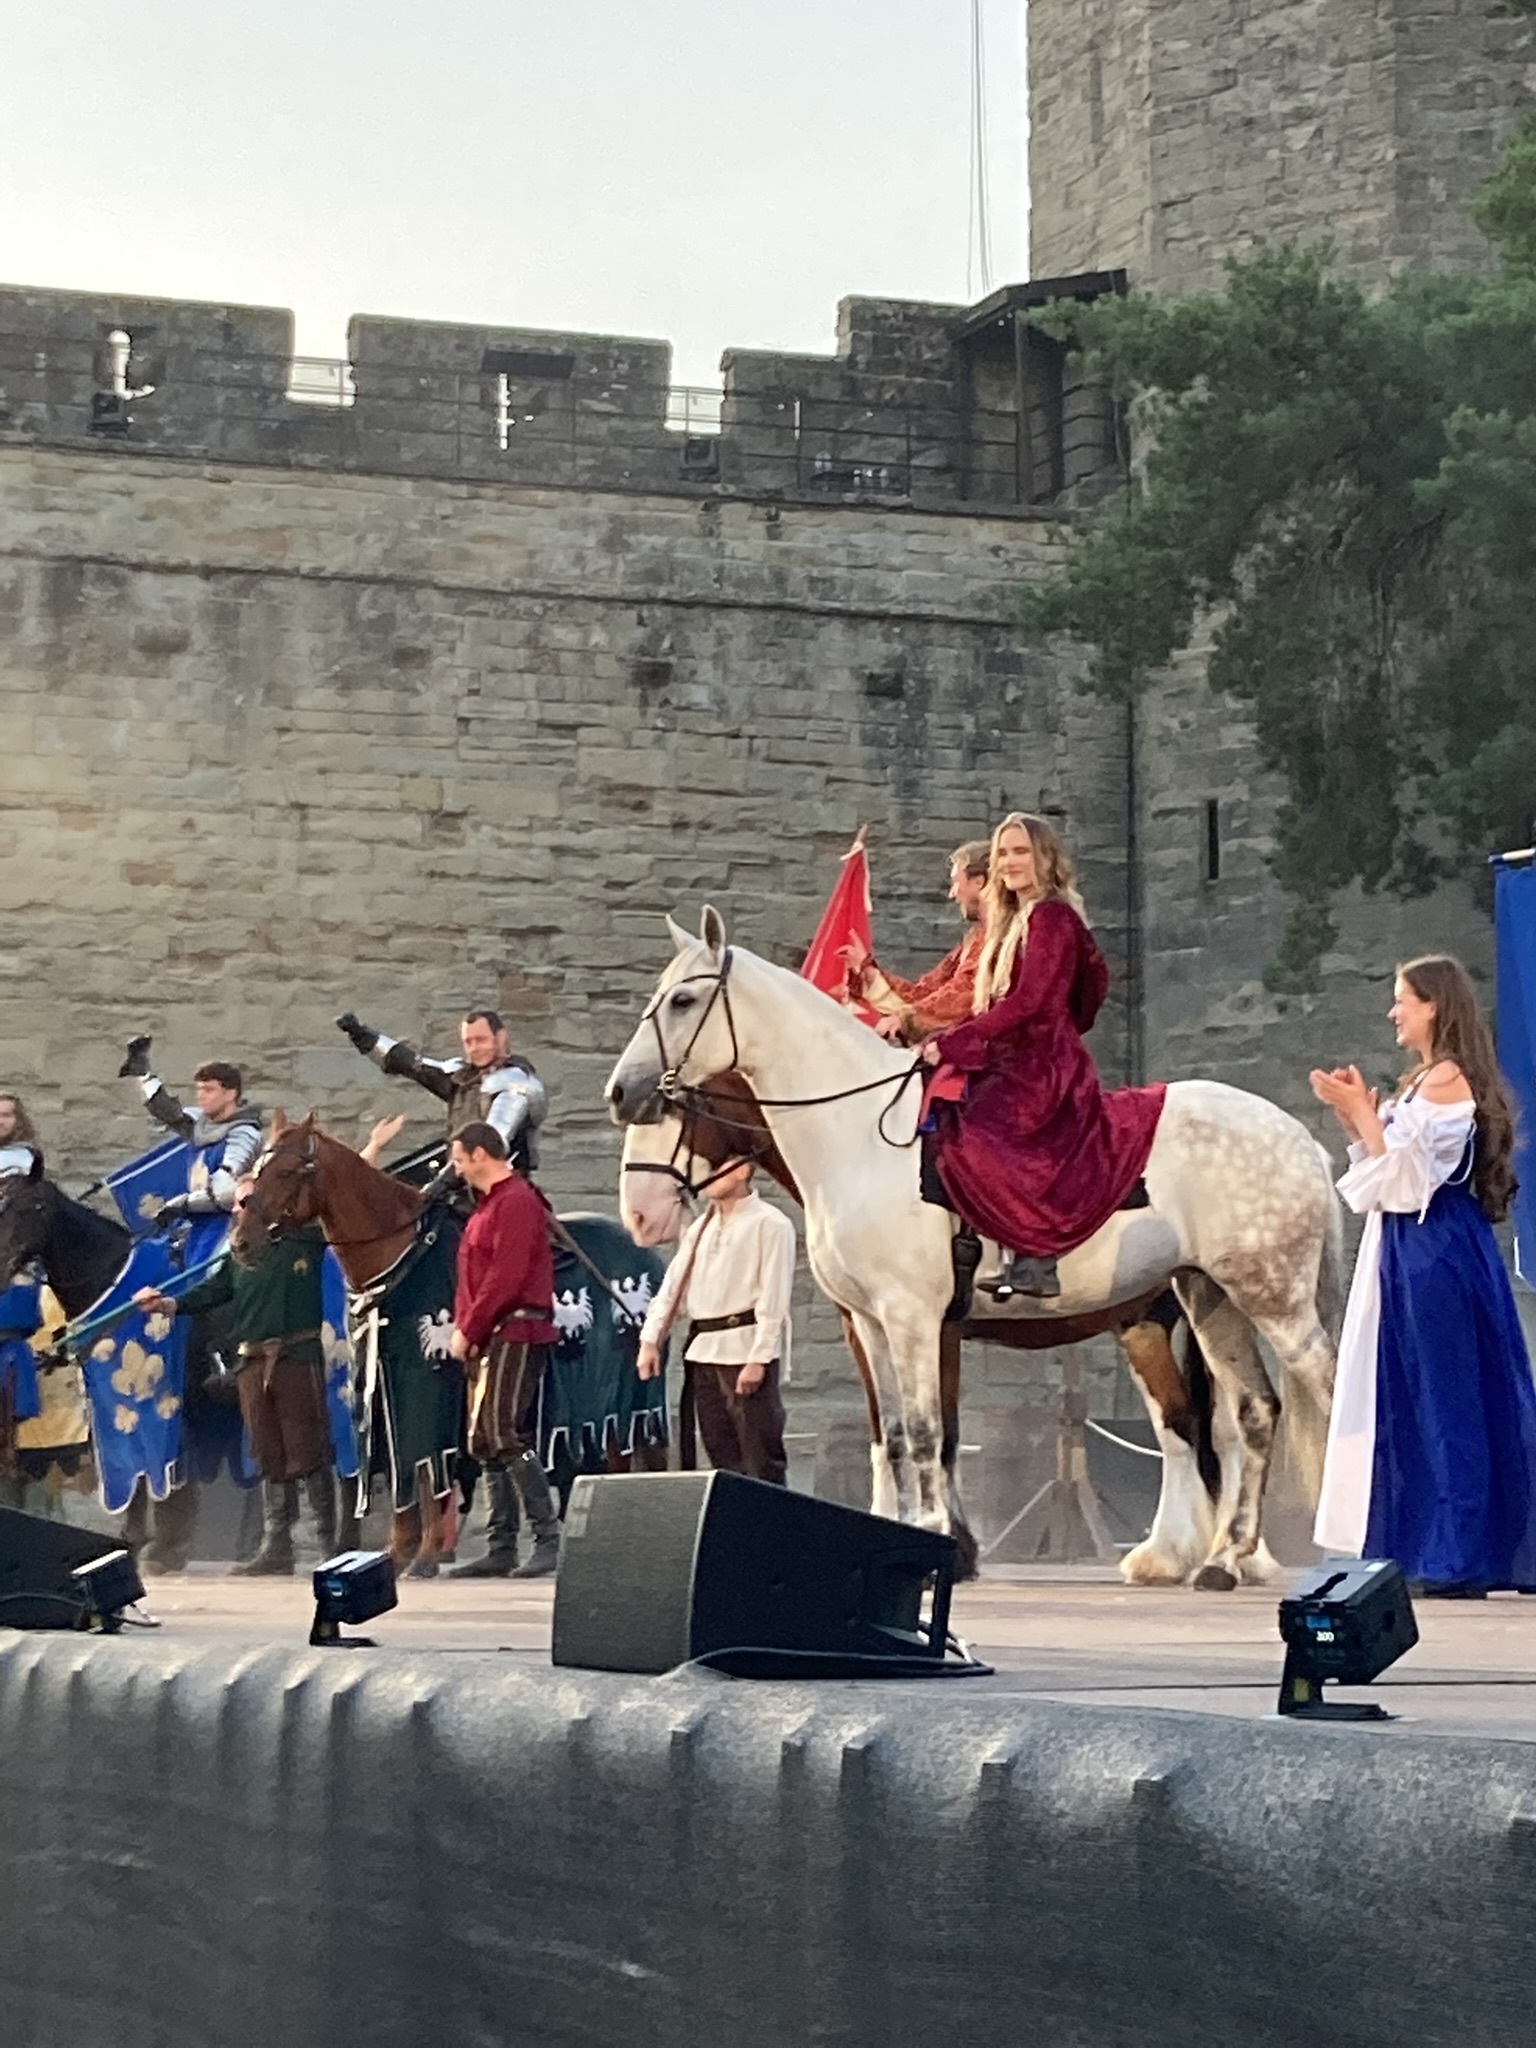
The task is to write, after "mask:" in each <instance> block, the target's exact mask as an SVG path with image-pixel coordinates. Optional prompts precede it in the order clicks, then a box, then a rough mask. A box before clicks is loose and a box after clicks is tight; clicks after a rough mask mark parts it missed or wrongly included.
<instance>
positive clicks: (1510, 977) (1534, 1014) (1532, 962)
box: [1494, 861, 1536, 1286]
mask: <svg viewBox="0 0 1536 2048" xmlns="http://www.w3.org/2000/svg"><path fill="white" fill-rule="evenodd" d="M1494 869H1495V874H1494V888H1495V899H1494V900H1495V915H1496V918H1497V922H1498V942H1499V1065H1500V1066H1501V1067H1502V1068H1503V1069H1504V1073H1505V1076H1506V1078H1507V1079H1508V1081H1509V1084H1510V1086H1511V1087H1512V1088H1513V1089H1514V1091H1515V1095H1516V1098H1517V1100H1518V1103H1519V1108H1520V1117H1519V1123H1518V1126H1517V1129H1516V1134H1515V1171H1516V1173H1517V1174H1519V1176H1520V1192H1519V1194H1518V1195H1517V1196H1516V1197H1515V1208H1514V1223H1515V1271H1516V1272H1517V1273H1518V1274H1519V1275H1520V1278H1521V1279H1522V1280H1524V1281H1525V1282H1526V1284H1527V1285H1528V1286H1529V1285H1533V1284H1536V866H1533V865H1531V864H1529V863H1527V864H1526V865H1525V866H1522V867H1509V866H1506V865H1505V864H1504V863H1503V862H1502V861H1495V863H1494Z"/></svg>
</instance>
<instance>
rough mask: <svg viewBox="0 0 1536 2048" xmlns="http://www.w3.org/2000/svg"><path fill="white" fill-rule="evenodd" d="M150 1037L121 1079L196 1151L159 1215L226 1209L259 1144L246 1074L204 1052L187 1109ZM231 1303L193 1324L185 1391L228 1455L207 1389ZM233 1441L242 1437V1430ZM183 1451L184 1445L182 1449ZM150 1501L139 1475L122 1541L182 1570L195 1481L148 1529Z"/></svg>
mask: <svg viewBox="0 0 1536 2048" xmlns="http://www.w3.org/2000/svg"><path fill="white" fill-rule="evenodd" d="M149 1052H150V1041H149V1039H148V1037H147V1036H146V1037H140V1038H135V1039H133V1040H132V1041H131V1042H130V1043H129V1046H128V1049H127V1053H126V1055H125V1057H124V1059H123V1064H122V1065H121V1066H120V1067H119V1068H118V1077H119V1079H121V1080H133V1081H136V1082H137V1083H138V1084H139V1088H140V1091H141V1093H142V1095H143V1098H144V1107H145V1108H146V1109H147V1110H148V1111H149V1113H150V1115H151V1116H152V1117H153V1118H154V1120H155V1122H156V1123H158V1124H161V1125H163V1126H164V1127H165V1129H166V1130H168V1131H170V1132H171V1133H172V1134H173V1135H174V1136H175V1137H178V1138H181V1139H183V1140H184V1141H185V1143H187V1144H188V1145H190V1146H191V1147H192V1149H193V1152H194V1153H195V1155H196V1156H195V1158H194V1160H193V1164H192V1169H191V1173H190V1174H189V1176H188V1181H189V1185H188V1188H187V1191H186V1193H185V1194H180V1195H173V1196H172V1197H171V1198H170V1200H169V1201H168V1202H166V1203H164V1204H163V1205H162V1207H161V1209H160V1213H159V1216H158V1217H157V1219H156V1221H157V1223H160V1224H164V1223H171V1222H176V1221H178V1220H179V1219H181V1218H189V1219H193V1220H196V1219H198V1218H200V1217H209V1216H221V1215H228V1214H229V1213H230V1212H231V1211H232V1210H233V1209H234V1207H235V1203H236V1200H237V1196H238V1188H239V1183H240V1181H241V1180H242V1179H243V1178H244V1177H245V1176H246V1175H247V1174H249V1173H250V1171H251V1169H252V1168H253V1167H254V1165H255V1163H256V1160H257V1157H258V1155H259V1154H260V1151H261V1111H260V1109H258V1108H257V1107H256V1105H255V1104H254V1103H252V1102H247V1100H246V1099H245V1081H244V1077H243V1076H242V1074H241V1072H240V1069H239V1068H238V1067H236V1066H231V1065H230V1063H229V1062H228V1061H227V1060H205V1061H204V1063H203V1064H202V1065H201V1066H200V1067H198V1068H197V1070H196V1072H195V1073H194V1074H193V1076H192V1085H193V1096H194V1100H195V1102H196V1105H197V1106H196V1108H195V1109H192V1110H189V1109H185V1108H183V1106H182V1104H181V1103H180V1102H179V1101H178V1100H177V1098H176V1097H175V1096H174V1095H173V1094H172V1093H171V1091H170V1089H169V1088H167V1087H166V1085H165V1083H164V1082H163V1081H162V1080H161V1079H160V1077H159V1076H158V1075H157V1074H156V1073H155V1072H154V1071H153V1069H152V1068H151V1066H150V1058H149ZM228 1327H229V1311H228V1309H227V1308H222V1309H213V1310H211V1311H210V1312H209V1313H208V1314H206V1315H204V1316H201V1317H199V1318H198V1320H197V1321H196V1322H195V1323H194V1324H193V1326H192V1337H191V1341H190V1342H189V1344H188V1346H187V1360H186V1397H185V1406H184V1408H183V1411H182V1417H183V1426H184V1428H185V1430H186V1431H187V1434H188V1436H189V1438H190V1437H194V1436H196V1437H197V1438H198V1440H199V1441H200V1443H202V1444H203V1445H204V1446H205V1447H208V1446H212V1449H213V1453H214V1454H215V1455H216V1456H217V1457H220V1458H222V1456H223V1455H224V1449H223V1445H222V1443H221V1438H222V1437H224V1436H225V1435H226V1434H227V1427H228V1425H227V1421H226V1415H230V1416H231V1419H232V1411H226V1410H224V1409H223V1408H222V1406H221V1404H219V1403H218V1402H215V1401H213V1400H212V1399H211V1398H210V1397H209V1396H208V1395H207V1394H206V1392H205V1390H204V1383H205V1381H206V1380H207V1379H208V1377H209V1374H210V1370H211V1368H212V1365H213V1353H214V1350H215V1348H216V1347H218V1346H219V1345H220V1344H221V1343H224V1342H227V1341H228ZM233 1441H234V1443H235V1444H236V1445H238V1430H237V1434H236V1436H235V1438H234V1439H233ZM184 1457H185V1453H184ZM150 1520H151V1507H150V1495H149V1489H148V1487H147V1486H146V1485H145V1484H144V1483H143V1481H142V1480H141V1481H140V1483H139V1485H138V1487H137V1489H136V1490H135V1492H134V1496H133V1499H132V1500H131V1501H130V1502H129V1504H128V1510H127V1513H126V1514H125V1516H124V1518H123V1527H122V1536H123V1541H124V1542H125V1543H126V1544H128V1545H129V1546H130V1548H131V1549H133V1550H134V1551H135V1552H136V1553H142V1554H141V1555H140V1559H139V1561H140V1565H141V1568H143V1569H145V1570H148V1571H151V1572H181V1571H185V1570H186V1567H187V1563H188V1560H189V1559H190V1557H191V1554H192V1537H193V1531H194V1528H195V1525H196V1521H197V1483H196V1481H195V1480H194V1479H190V1478H188V1479H185V1480H183V1482H182V1484H181V1485H180V1486H175V1487H172V1489H171V1491H170V1492H169V1493H168V1494H167V1495H166V1497H165V1499H164V1500H162V1501H156V1502H155V1503H154V1508H153V1522H154V1533H153V1536H152V1537H151V1535H150Z"/></svg>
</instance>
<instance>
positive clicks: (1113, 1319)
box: [620, 1072, 1222, 1583]
mask: <svg viewBox="0 0 1536 2048" xmlns="http://www.w3.org/2000/svg"><path fill="white" fill-rule="evenodd" d="M664 1128H665V1130H666V1131H667V1132H668V1133H669V1134H670V1136H671V1143H672V1156H671V1158H670V1159H669V1158H667V1156H666V1148H665V1146H663V1145H659V1144H658V1145H657V1146H655V1147H652V1146H650V1145H648V1144H647V1143H646V1142H645V1141H646V1138H647V1136H648V1135H649V1133H648V1130H647V1127H646V1126H640V1125H636V1126H631V1130H630V1132H629V1133H627V1134H626V1143H625V1155H624V1169H623V1186H622V1187H621V1191H620V1207H621V1210H622V1213H623V1217H624V1221H625V1224H626V1226H627V1227H628V1228H629V1230H630V1232H631V1234H632V1235H634V1236H635V1237H636V1238H637V1239H638V1241H639V1242H641V1243H646V1244H655V1243H659V1242H662V1241H664V1239H665V1238H667V1237H672V1236H675V1235H677V1234H678V1232H679V1231H680V1229H681V1227H682V1226H683V1224H684V1222H685V1221H686V1214H685V1211H684V1203H685V1201H686V1200H687V1199H688V1198H689V1197H691V1196H693V1195H695V1194H697V1193H698V1192H699V1191H700V1190H701V1189H702V1187H703V1186H705V1185H707V1182H708V1177H709V1176H708V1174H707V1173H704V1174H701V1173H700V1172H699V1168H700V1166H701V1165H702V1166H705V1167H708V1168H710V1169H714V1168H718V1167H720V1166H721V1165H723V1164H724V1162H725V1161H726V1160H728V1159H733V1158H742V1157H746V1158H750V1159H753V1160H755V1161H756V1162H757V1164H758V1165H760V1166H761V1167H762V1169H763V1171H764V1172H765V1173H767V1174H768V1175H769V1176H770V1177H771V1178H772V1179H773V1180H775V1181H777V1183H778V1184H779V1186H780V1187H781V1188H783V1190H784V1192H785V1193H786V1194H787V1195H788V1196H789V1197H790V1199H791V1200H792V1201H794V1202H796V1203H799V1202H800V1200H801V1196H800V1190H799V1188H798V1187H797V1186H796V1185H795V1179H794V1176H793V1174H792V1173H791V1172H790V1170H789V1168H788V1166H787V1165H786V1164H785V1161H784V1158H783V1155H782V1154H781V1152H780V1151H779V1148H778V1146H777V1144H776V1143H775V1142H774V1139H773V1135H772V1133H771V1132H770V1131H769V1129H768V1127H767V1123H766V1121H765V1119H764V1117H763V1113H762V1111H761V1109H760V1108H759V1106H758V1101H757V1097H756V1096H755V1095H754V1093H753V1092H752V1088H751V1086H750V1084H749V1083H748V1082H747V1081H745V1080H744V1079H743V1078H742V1076H741V1075H740V1074H737V1073H734V1072H731V1073H725V1074H719V1075H716V1076H715V1077H714V1078H713V1079H712V1080H711V1081H710V1082H709V1083H708V1103H707V1105H706V1104H705V1103H704V1102H702V1101H701V1100H700V1099H699V1098H698V1097H697V1096H696V1097H695V1098H694V1100H693V1101H692V1103H691V1104H690V1107H689V1108H688V1109H687V1111H686V1112H685V1113H682V1114H681V1115H671V1116H669V1117H668V1118H666V1119H665V1123H664ZM656 1135H657V1137H658V1138H659V1137H660V1135H661V1134H660V1133H657V1134H656ZM640 1151H643V1152H644V1153H645V1154H646V1156H645V1157H643V1158H639V1157H635V1156H633V1155H634V1154H635V1153H636V1152H640ZM629 1176H637V1177H639V1176H649V1177H651V1178H650V1179H649V1181H648V1182H646V1183H645V1185H644V1189H643V1191H642V1188H641V1186H639V1185H636V1184H634V1183H632V1182H631V1181H630V1179H629V1178H628V1177H629ZM658 1180H659V1182H660V1183H661V1186H660V1188H659V1189H658V1187H657V1181H658ZM669 1189H670V1194H671V1200H670V1204H669V1201H668V1190H669ZM658 1197H659V1199H658ZM839 1313H842V1312H841V1311H840V1312H839ZM1180 1320H1181V1311H1180V1309H1179V1305H1178V1302H1177V1300H1176V1299H1175V1297H1174V1295H1173V1294H1172V1292H1171V1291H1170V1290H1168V1289H1166V1288H1163V1289H1155V1290H1153V1291H1152V1292H1151V1293H1149V1294H1148V1295H1146V1296H1145V1297H1143V1298H1142V1299H1140V1300H1136V1301H1131V1302H1125V1303H1121V1304H1119V1305H1118V1306H1117V1307H1115V1308H1114V1309H1113V1310H1110V1311H1108V1312H1106V1313H1102V1314H1099V1315H1092V1316H1079V1317H1070V1318H1066V1317H1063V1318H1057V1319H1055V1320H1053V1321H1051V1322H1048V1323H1047V1322H1043V1321H1041V1320H1040V1319H1038V1318H1025V1317H1008V1316H1005V1315H989V1316H980V1317H969V1316H968V1317H966V1318H964V1319H961V1320H957V1321H953V1322H946V1323H945V1324H944V1325H943V1327H942V1332H941V1335H940V1352H939V1361H940V1392H941V1400H942V1417H943V1441H942V1452H941V1458H942V1463H943V1466H944V1469H945V1471H946V1473H948V1474H951V1475H952V1474H953V1471H954V1465H955V1461H956V1459H957V1457H958V1455H959V1448H960V1347H961V1345H962V1343H963V1342H964V1341H965V1339H966V1338H971V1339H973V1340H979V1339H985V1341H986V1342H988V1343H991V1344H1000V1345H1002V1346H1003V1347H1004V1348H1006V1349H1011V1350H1019V1351H1034V1350H1045V1349H1048V1348H1051V1347H1053V1346H1055V1345H1060V1344H1074V1343H1080V1342H1083V1341H1085V1340H1086V1339H1087V1338H1089V1337H1096V1336H1099V1335H1102V1334H1105V1333H1108V1334H1109V1335H1112V1336H1113V1337H1114V1338H1115V1340H1116V1342H1117V1343H1118V1344H1119V1346H1120V1349H1121V1351H1122V1353H1123V1354H1124V1357H1125V1361H1126V1364H1127V1365H1128V1366H1129V1367H1130V1370H1131V1374H1132V1376H1133V1378H1134V1379H1135V1380H1136V1382H1137V1385H1138V1386H1139V1387H1140V1389H1141V1392H1142V1396H1143V1399H1144V1400H1145V1402H1146V1405H1147V1409H1148V1412H1149V1414H1150V1415H1151V1417H1152V1421H1153V1423H1154V1425H1155V1427H1156V1428H1157V1431H1158V1435H1159V1439H1160V1441H1161V1442H1162V1443H1163V1444H1164V1445H1165V1447H1166V1446H1167V1445H1168V1444H1169V1443H1170V1442H1172V1443H1173V1444H1175V1445H1178V1446H1180V1447H1182V1449H1183V1451H1184V1453H1185V1454H1186V1456H1187V1457H1188V1459H1189V1460H1190V1462H1191V1464H1192V1467H1193V1478H1194V1480H1195V1483H1196V1484H1197V1485H1198V1486H1199V1487H1200V1488H1202V1489H1203V1491H1204V1493H1205V1496H1206V1498H1207V1499H1208V1501H1209V1503H1210V1506H1211V1510H1212V1512H1213V1513H1214V1511H1215V1508H1216V1504H1217V1502H1218V1499H1219V1496H1220V1493H1221V1486H1222V1467H1221V1460H1220V1457H1219V1455H1218V1453H1217V1450H1216V1447H1215V1444H1214V1442H1213V1438H1212V1426H1211V1424H1212V1417H1211V1400H1210V1385H1209V1377H1208V1375H1207V1373H1206V1370H1205V1363H1204V1360H1203V1358H1202V1357H1201V1355H1200V1352H1199V1347H1198V1344H1197V1342H1196V1341H1195V1340H1194V1338H1193V1336H1192V1335H1187V1337H1186V1343H1185V1363H1184V1365H1183V1366H1181V1365H1180V1363H1179V1361H1178V1359H1177V1357H1176V1356H1175V1354H1174V1350H1173V1345H1172V1333H1173V1331H1174V1330H1175V1329H1176V1327H1177V1326H1178V1324H1179V1322H1180ZM842 1324H843V1336H844V1338H845V1340H846V1342H847V1345H848V1349H849V1351H850V1353H851V1354H852V1357H853V1361H854V1364H855V1366H856V1367H857V1368H858V1372H859V1378H860V1381H861V1383H862V1385H863V1388H864V1395H865V1400H866V1403H867V1405H868V1409H869V1427H870V1441H871V1443H872V1444H875V1445H878V1444H879V1442H880V1409H879V1401H878V1397H877V1394H876V1390H875V1385H874V1376H873V1374H872V1373H871V1371H870V1369H869V1363H868V1360H867V1359H866V1357H865V1355H864V1351H863V1348H862V1346H861V1345H860V1343H859V1339H858V1336H857V1334H856V1333H855V1331H854V1328H853V1325H852V1322H851V1321H850V1320H849V1318H848V1316H847V1315H846V1314H843V1315H842ZM957 1540H958V1541H959V1542H960V1544H961V1566H962V1571H963V1573H964V1575H965V1576H967V1577H972V1576H974V1575H975V1570H976V1543H975V1538H974V1537H973V1536H972V1535H971V1533H970V1531H969V1529H966V1530H964V1531H963V1532H957ZM1140 1553H1145V1555H1141V1554H1140ZM1161 1555H1162V1553H1161V1547H1160V1545H1159V1544H1157V1543H1149V1544H1146V1545H1141V1546H1138V1551H1136V1552H1133V1553H1132V1554H1131V1556H1130V1557H1129V1558H1128V1559H1126V1560H1125V1563H1124V1566H1123V1567H1122V1569H1123V1570H1124V1571H1125V1575H1126V1576H1127V1578H1129V1579H1131V1580H1135V1581H1145V1582H1152V1581H1156V1580H1160V1579H1161V1580H1168V1579H1174V1580H1177V1579H1178V1578H1181V1577H1182V1576H1183V1575H1184V1574H1183V1571H1182V1570H1179V1569H1174V1568H1171V1567H1169V1566H1168V1565H1166V1564H1165V1563H1163V1562H1162V1561H1161ZM1212 1583H1214V1581H1213V1582H1212Z"/></svg>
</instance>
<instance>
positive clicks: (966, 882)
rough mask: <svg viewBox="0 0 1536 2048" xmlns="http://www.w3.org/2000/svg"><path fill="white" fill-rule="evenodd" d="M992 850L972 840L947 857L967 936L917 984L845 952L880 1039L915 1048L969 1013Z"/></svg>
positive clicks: (853, 986)
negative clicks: (877, 1014)
mask: <svg viewBox="0 0 1536 2048" xmlns="http://www.w3.org/2000/svg"><path fill="white" fill-rule="evenodd" d="M987 854H988V845H987V841H986V840H985V839H968V840H967V841H966V843H965V845H964V846H957V847H956V848H955V850H954V852H953V853H952V854H951V855H950V856H949V898H950V901H951V902H952V903H954V904H956V905H958V907H959V911H960V915H961V916H962V917H963V918H964V919H965V923H966V933H965V937H964V938H963V939H962V940H961V941H960V943H959V945H958V946H955V947H953V948H952V949H951V951H949V952H948V953H946V954H945V955H944V958H943V959H942V960H941V961H940V962H939V964H938V966H937V967H930V968H929V970H928V972H927V973H926V974H920V975H919V976H918V977H917V979H916V980H915V981H908V980H907V979H906V978H905V976H903V975H900V974H892V973H891V971H890V969H889V968H887V967H882V966H881V965H880V964H879V962H878V961H877V960H876V959H875V957H874V955H873V954H871V953H866V952H865V951H864V949H863V947H862V946H861V945H857V944H855V945H852V946H848V947H846V948H845V949H844V958H845V959H846V960H847V962H848V992H849V994H850V995H852V996H855V997H858V998H861V999H862V1000H863V1001H864V1002H866V1003H868V1004H869V1005H870V1006H871V1008H873V1009H876V1010H878V1011H879V1012H880V1021H879V1023H878V1024H877V1025H876V1026H875V1029H876V1030H877V1031H878V1032H879V1033H880V1035H881V1037H882V1038H891V1039H895V1040H896V1041H897V1042H898V1043H899V1044H902V1045H915V1044H916V1043H917V1041H918V1040H919V1039H922V1038H926V1037H928V1036H929V1035H930V1034H931V1033H932V1032H935V1031H947V1030H948V1029H949V1027H950V1026H951V1025H953V1024H958V1023H959V1022H960V1021H961V1020H962V1018H965V1017H969V1015H970V1014H971V1003H972V999H973V998H974V996H975V993H976V962H977V960H978V959H979V957H980V955H981V946H982V940H983V938H984V937H985V935H986V934H985V928H984V926H983V923H982V901H983V898H984V897H985V894H986V887H987Z"/></svg>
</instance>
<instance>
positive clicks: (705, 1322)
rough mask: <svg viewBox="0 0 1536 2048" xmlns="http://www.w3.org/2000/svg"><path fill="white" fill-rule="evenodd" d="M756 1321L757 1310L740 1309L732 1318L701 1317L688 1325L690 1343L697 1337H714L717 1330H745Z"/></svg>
mask: <svg viewBox="0 0 1536 2048" xmlns="http://www.w3.org/2000/svg"><path fill="white" fill-rule="evenodd" d="M756 1321H757V1310H756V1309H755V1308H739V1309H737V1311H736V1313H735V1314H734V1315H730V1316H699V1317H697V1318H696V1319H695V1320H694V1321H693V1322H691V1323H690V1324H689V1325H688V1343H689V1344H691V1343H692V1342H693V1340H694V1338H695V1337H708V1336H712V1335H713V1333H714V1332H715V1331H716V1330H745V1329H746V1328H747V1327H748V1325H749V1324H752V1323H755V1322H756ZM684 1348H685V1349H686V1348H687V1347H686V1346H685V1347H684Z"/></svg>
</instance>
